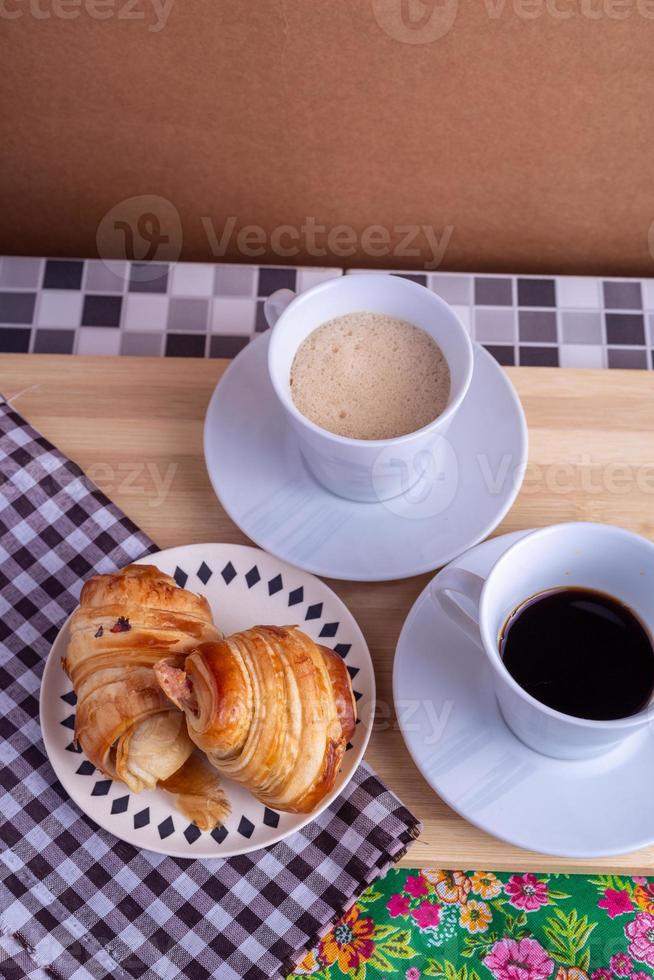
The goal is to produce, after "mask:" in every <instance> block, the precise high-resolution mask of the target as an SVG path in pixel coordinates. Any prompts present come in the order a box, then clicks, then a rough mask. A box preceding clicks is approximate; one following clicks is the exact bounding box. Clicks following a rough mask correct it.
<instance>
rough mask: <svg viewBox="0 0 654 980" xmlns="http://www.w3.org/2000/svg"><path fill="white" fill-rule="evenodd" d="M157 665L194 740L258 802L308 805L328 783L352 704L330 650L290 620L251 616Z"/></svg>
mask: <svg viewBox="0 0 654 980" xmlns="http://www.w3.org/2000/svg"><path fill="white" fill-rule="evenodd" d="M155 673H156V675H157V678H158V680H159V683H160V684H161V687H162V688H163V690H164V691H165V692H166V694H167V695H168V697H169V698H170V700H171V701H172V702H173V703H174V704H176V705H178V706H179V707H180V708H182V709H183V710H184V712H185V714H186V722H187V726H188V731H189V734H190V736H191V738H192V739H193V741H194V742H195V744H196V745H197V746H198V747H199V748H200V749H202V750H203V751H204V752H205V753H206V755H207V758H208V759H209V761H210V762H211V763H212V764H213V765H214V766H215V767H216V769H218V771H219V772H220V773H221V774H222V775H224V776H228V777H229V778H230V779H234V780H236V781H237V782H239V783H242V784H243V785H244V786H245V787H247V789H249V790H250V792H251V793H252V794H253V795H254V796H256V797H257V799H259V800H261V802H262V803H265V804H266V805H268V806H270V807H272V808H274V809H276V810H287V811H290V812H293V813H309V812H310V811H312V810H313V809H315V807H316V806H317V805H318V803H319V802H320V801H321V800H322V799H323V797H324V796H326V794H327V793H329V791H330V790H331V789H332V787H333V786H334V782H335V780H336V776H337V774H338V769H339V766H340V764H341V760H342V758H343V753H344V752H345V748H346V745H347V742H348V741H349V739H350V738H351V737H352V734H353V732H354V726H355V724H356V707H355V701H354V697H353V694H352V686H351V682H350V676H349V674H348V672H347V669H346V667H345V664H344V663H343V661H342V659H341V658H340V657H339V656H338V654H336V653H334V651H333V650H329V649H328V648H327V647H323V646H318V645H317V644H316V643H314V642H313V640H312V639H310V637H308V636H306V635H305V634H304V633H302V632H301V631H300V630H299V629H297V628H296V627H293V626H285V627H277V626H256V627H254V628H253V629H249V630H245V631H244V632H242V633H235V634H234V635H233V636H230V637H227V638H224V639H222V640H221V641H219V642H212V643H203V644H201V645H200V646H198V648H197V649H196V650H194V651H193V652H192V653H190V654H189V655H188V656H187V657H186V661H185V667H184V669H183V670H182V669H180V668H179V667H177V666H175V664H173V663H171V662H170V661H166V660H164V661H162V662H161V663H160V664H157V665H156V667H155Z"/></svg>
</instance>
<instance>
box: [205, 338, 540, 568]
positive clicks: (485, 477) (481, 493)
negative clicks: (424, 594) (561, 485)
mask: <svg viewBox="0 0 654 980" xmlns="http://www.w3.org/2000/svg"><path fill="white" fill-rule="evenodd" d="M267 351H268V335H267V334H264V335H263V336H262V337H261V338H259V339H257V340H256V341H254V342H253V343H251V344H248V346H247V347H245V348H244V350H243V351H242V352H241V353H240V354H239V356H238V357H237V358H236V359H235V360H234V361H233V363H232V364H231V365H230V366H229V368H228V369H227V371H226V372H225V374H224V376H223V378H222V379H221V381H220V383H219V385H218V387H217V388H216V390H215V392H214V394H213V397H212V398H211V401H210V403H209V408H208V410H207V417H206V420H205V427H204V454H205V459H206V463H207V470H208V472H209V477H210V479H211V482H212V484H213V488H214V490H215V492H216V494H217V496H218V498H219V500H220V502H221V503H222V505H223V507H224V508H225V510H226V511H227V513H228V514H229V516H230V517H231V519H232V520H233V521H234V523H235V524H237V525H238V526H239V527H240V528H241V530H242V531H244V532H245V534H247V535H248V536H249V537H250V538H251V539H252V540H253V541H255V542H256V543H257V544H258V545H260V547H262V548H265V549H266V551H269V552H271V553H272V554H273V555H277V556H278V557H279V558H281V559H282V560H283V561H288V562H290V563H291V564H293V565H297V566H298V567H299V568H303V569H305V570H307V571H310V572H313V573H314V574H316V575H324V576H327V577H330V578H340V579H350V580H352V581H361V582H377V581H385V580H387V579H396V578H407V577H408V576H410V575H418V574H419V573H421V572H426V571H430V570H432V569H434V568H438V567H439V566H440V565H443V564H445V562H448V561H451V559H452V558H455V557H456V556H457V555H460V554H461V553H462V552H463V551H465V550H466V548H470V547H471V546H472V545H473V544H476V543H477V542H478V541H481V540H483V538H485V537H486V536H487V535H488V534H490V532H491V531H492V530H493V529H494V528H495V527H497V525H498V524H499V523H500V521H501V520H502V518H503V517H504V515H505V514H506V513H507V511H508V510H509V508H510V506H511V504H512V503H513V501H514V500H515V497H516V495H517V492H518V490H519V488H520V484H521V482H522V478H523V475H524V469H525V466H526V462H527V426H526V423H525V419H524V415H523V412H522V407H521V405H520V402H519V400H518V397H517V395H516V393H515V391H514V390H513V387H512V386H511V384H510V382H509V381H508V379H507V377H506V375H505V374H504V372H503V371H502V369H501V368H500V366H499V365H498V364H497V363H496V361H495V360H494V358H492V357H491V355H490V354H488V353H487V352H486V351H485V350H483V349H482V348H481V347H477V348H476V351H475V369H474V375H473V379H472V383H471V386H470V389H469V391H468V394H467V395H466V398H465V400H464V402H463V405H462V406H461V409H460V411H459V413H458V414H457V416H456V418H455V419H454V421H453V422H452V426H451V428H450V430H449V431H448V435H447V443H444V446H443V449H444V453H445V459H446V464H447V469H446V474H447V475H446V476H444V475H443V474H438V473H437V474H436V479H433V478H431V479H430V480H429V481H428V482H426V481H422V480H421V481H420V482H419V483H418V485H417V487H413V488H412V489H411V490H409V491H408V492H407V493H405V494H403V495H402V496H401V497H396V498H395V499H394V500H387V501H384V502H383V503H373V504H369V503H355V502H352V501H348V500H344V499H342V498H341V497H336V496H334V495H333V494H331V493H329V491H327V490H325V489H324V488H323V487H321V486H320V485H319V484H318V483H317V482H316V481H315V480H314V479H313V478H312V477H311V475H310V474H309V472H308V471H307V469H306V467H305V465H304V462H303V460H302V457H301V455H300V452H299V449H298V447H297V444H296V442H295V439H294V437H293V434H292V433H291V431H290V430H289V429H288V428H287V426H286V423H285V419H284V416H283V413H282V409H281V407H280V406H279V403H278V402H277V399H276V397H275V394H274V392H273V389H272V386H271V384H270V381H269V378H268V372H267V361H266V358H267ZM454 447H456V451H455V448H454ZM425 486H430V487H431V489H430V490H427V491H425Z"/></svg>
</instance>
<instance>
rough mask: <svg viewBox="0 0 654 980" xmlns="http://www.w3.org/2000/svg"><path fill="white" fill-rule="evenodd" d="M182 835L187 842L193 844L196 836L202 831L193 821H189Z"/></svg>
mask: <svg viewBox="0 0 654 980" xmlns="http://www.w3.org/2000/svg"><path fill="white" fill-rule="evenodd" d="M184 837H186V839H187V841H188V842H189V844H195V842H196V840H197V839H198V837H202V831H201V830H200V828H199V827H196V826H195V824H194V823H190V824H189V825H188V827H187V828H186V830H185V831H184Z"/></svg>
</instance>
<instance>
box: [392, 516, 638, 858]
mask: <svg viewBox="0 0 654 980" xmlns="http://www.w3.org/2000/svg"><path fill="white" fill-rule="evenodd" d="M526 533H528V532H527V531H518V532H515V533H513V534H506V535H503V536H502V537H499V538H495V539H493V540H492V541H486V542H485V543H484V544H481V545H478V546H477V547H476V548H473V549H472V550H471V551H469V552H467V553H466V554H465V555H463V556H462V557H461V558H460V559H459V560H458V561H456V562H455V563H454V564H455V565H457V566H460V567H462V568H466V569H468V570H470V571H473V572H476V573H477V574H478V575H482V576H483V575H486V574H487V573H488V571H489V570H490V568H491V567H492V565H493V564H494V563H495V561H496V560H497V559H498V558H499V556H500V555H501V554H502V553H503V552H504V551H505V550H506V549H507V548H508V547H509V545H511V544H513V542H514V541H516V540H518V538H520V537H522V536H523V535H524V534H526ZM393 694H394V698H395V705H396V710H397V715H398V720H399V724H400V728H401V729H402V734H403V736H404V740H405V742H406V744H407V747H408V749H409V751H410V753H411V755H412V756H413V760H414V762H415V763H416V765H417V767H418V769H419V770H420V772H421V773H422V775H423V776H424V777H425V779H426V780H427V782H428V783H429V785H430V786H431V787H432V788H433V789H434V790H435V791H436V792H437V793H438V795H439V796H441V797H442V798H443V800H445V802H446V803H447V804H449V806H451V807H452V809H453V810H455V811H456V812H457V813H459V814H460V815H461V816H462V817H464V818H465V819H466V820H469V821H470V823H472V824H474V825H475V826H477V827H480V828H481V829H482V830H485V831H487V832H488V833H489V834H493V835H494V836H495V837H499V838H500V839H501V840H505V841H508V842H509V843H510V844H516V845H517V846H518V847H525V848H528V849H530V850H533V851H540V852H542V853H544V854H551V855H554V856H556V857H571V858H596V857H605V856H608V855H612V854H623V853H625V852H628V851H635V850H638V849H639V848H641V847H645V846H646V845H648V844H652V843H654V780H652V779H651V769H652V757H653V754H654V731H652V730H648V729H645V730H644V731H641V732H640V733H638V734H637V735H634V736H632V737H631V738H629V739H628V740H627V741H626V742H623V743H622V744H621V745H620V746H618V748H616V749H613V750H612V751H610V752H608V753H607V754H606V755H604V756H601V757H600V758H597V759H591V760H584V761H579V762H577V761H574V762H568V761H560V760H556V759H550V758H547V757H546V756H543V755H539V754H538V753H537V752H534V751H532V749H529V748H527V746H525V745H523V743H522V742H520V741H519V740H518V739H517V738H516V737H515V735H513V734H512V732H511V731H510V730H509V729H508V728H507V726H506V724H505V723H504V721H503V719H502V717H501V715H500V712H499V709H498V707H497V702H496V700H495V697H494V694H493V690H492V686H491V676H490V667H489V666H488V664H487V663H486V660H485V657H484V654H483V653H482V651H481V649H478V648H477V647H476V646H475V645H474V644H473V643H472V642H471V641H470V640H469V639H468V638H467V637H466V636H464V634H463V633H462V632H460V631H459V630H457V628H456V627H455V626H453V625H452V624H451V623H450V621H449V620H448V619H447V617H446V616H445V614H444V613H443V612H442V611H441V610H440V609H439V607H438V606H437V604H436V603H435V602H434V600H433V599H432V598H431V596H430V595H429V587H427V588H426V589H425V590H424V591H423V592H422V594H421V595H420V596H419V598H418V600H417V601H416V603H415V605H414V606H413V608H412V610H411V612H410V613H409V616H408V617H407V620H406V622H405V624H404V628H403V629H402V633H401V635H400V639H399V642H398V646H397V652H396V654H395V666H394V671H393ZM427 699H430V700H429V701H428V700H427ZM434 719H438V720H440V724H441V725H442V730H441V731H440V735H436V737H434V735H433V733H434V730H435V729H437V728H438V727H439V725H438V724H435V721H434Z"/></svg>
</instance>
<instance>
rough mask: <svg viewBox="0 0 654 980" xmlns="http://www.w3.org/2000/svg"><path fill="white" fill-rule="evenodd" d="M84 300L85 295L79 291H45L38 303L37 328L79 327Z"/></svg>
mask: <svg viewBox="0 0 654 980" xmlns="http://www.w3.org/2000/svg"><path fill="white" fill-rule="evenodd" d="M83 299H84V296H83V294H82V293H81V292H80V291H79V290H77V289H75V290H72V289H44V290H43V292H42V293H41V297H40V302H38V303H37V306H38V313H37V319H36V323H37V326H39V327H77V326H79V323H80V320H81V319H82V301H83Z"/></svg>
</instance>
